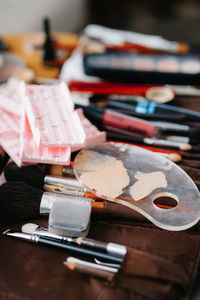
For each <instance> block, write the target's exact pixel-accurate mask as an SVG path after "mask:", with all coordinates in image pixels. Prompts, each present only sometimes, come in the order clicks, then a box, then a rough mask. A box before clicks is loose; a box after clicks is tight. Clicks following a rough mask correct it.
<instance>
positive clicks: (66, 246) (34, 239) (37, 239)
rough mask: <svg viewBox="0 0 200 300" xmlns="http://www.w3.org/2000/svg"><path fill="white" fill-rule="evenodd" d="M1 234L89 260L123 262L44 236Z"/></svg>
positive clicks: (9, 232) (95, 251)
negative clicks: (87, 257)
mask: <svg viewBox="0 0 200 300" xmlns="http://www.w3.org/2000/svg"><path fill="white" fill-rule="evenodd" d="M3 234H4V235H6V236H10V237H15V238H19V239H22V240H25V241H28V242H32V243H36V244H41V245H48V246H54V247H57V248H61V249H64V250H68V251H72V252H74V253H77V254H83V255H86V256H89V257H91V258H99V259H103V260H106V261H110V262H113V263H121V262H122V261H123V258H122V257H121V256H114V255H111V254H108V253H105V252H103V251H100V250H98V251H97V250H94V249H89V248H86V247H80V246H79V245H71V244H67V243H62V242H60V241H58V240H55V239H54V240H53V239H48V238H45V237H44V236H38V235H34V234H28V233H23V232H16V231H12V230H10V229H8V230H6V231H4V232H3Z"/></svg>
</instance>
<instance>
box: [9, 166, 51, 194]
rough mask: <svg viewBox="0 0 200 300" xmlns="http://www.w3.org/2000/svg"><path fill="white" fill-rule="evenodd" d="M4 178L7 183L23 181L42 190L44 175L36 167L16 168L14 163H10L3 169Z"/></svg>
mask: <svg viewBox="0 0 200 300" xmlns="http://www.w3.org/2000/svg"><path fill="white" fill-rule="evenodd" d="M4 176H5V178H6V180H7V181H23V182H25V183H27V184H30V185H32V186H34V187H37V188H39V189H42V187H43V185H44V177H45V174H44V172H43V171H42V170H41V169H40V168H39V167H38V166H37V165H29V166H22V167H18V166H17V165H16V163H15V162H14V161H10V162H8V163H7V165H6V166H5V168H4Z"/></svg>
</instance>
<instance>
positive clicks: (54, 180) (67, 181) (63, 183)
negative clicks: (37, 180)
mask: <svg viewBox="0 0 200 300" xmlns="http://www.w3.org/2000/svg"><path fill="white" fill-rule="evenodd" d="M44 184H48V185H50V184H51V185H55V186H58V187H60V188H61V189H62V188H65V189H70V190H79V191H83V192H85V188H84V187H83V186H82V185H81V184H80V183H79V181H78V180H76V179H74V178H65V177H59V176H49V175H48V176H45V178H44Z"/></svg>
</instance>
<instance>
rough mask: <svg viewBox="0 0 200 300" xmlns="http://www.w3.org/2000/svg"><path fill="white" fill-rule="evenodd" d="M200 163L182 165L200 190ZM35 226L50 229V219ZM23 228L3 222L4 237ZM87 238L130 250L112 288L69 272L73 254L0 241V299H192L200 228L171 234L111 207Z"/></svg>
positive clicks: (192, 157) (195, 104) (192, 100)
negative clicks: (118, 244)
mask: <svg viewBox="0 0 200 300" xmlns="http://www.w3.org/2000/svg"><path fill="white" fill-rule="evenodd" d="M189 101H190V102H189ZM182 103H183V104H184V106H185V107H188V108H192V109H196V110H199V109H198V106H199V99H198V98H190V100H188V99H186V98H185V99H182V101H181V100H179V99H178V100H177V102H176V104H178V105H180V104H182ZM192 103H193V104H192ZM188 160H189V161H192V164H191V166H190V164H189V163H188ZM199 161H200V154H189V153H188V154H184V156H183V159H182V161H181V162H180V163H179V165H180V167H182V168H183V169H184V170H185V171H186V172H187V173H188V174H189V175H190V176H191V178H192V179H193V180H194V181H195V183H196V184H197V186H198V187H199V188H200V165H199ZM30 222H34V223H37V224H40V225H43V226H47V219H40V220H30ZM23 224H24V222H23V223H22V222H21V223H18V224H3V223H2V222H1V221H0V231H1V232H3V231H4V230H6V229H7V228H9V227H12V228H14V229H16V230H17V229H19V230H20V228H21V225H23ZM88 237H90V238H94V239H96V240H102V241H106V242H114V243H121V244H123V245H125V246H127V249H128V251H127V254H126V256H125V259H124V262H123V264H122V266H121V268H120V271H119V272H118V273H117V274H116V275H115V277H114V278H113V280H112V281H111V282H106V281H104V280H101V279H98V278H95V277H93V276H89V275H85V274H81V273H78V272H75V271H71V270H69V269H67V268H66V267H65V266H64V265H63V261H65V260H66V258H67V256H72V255H73V256H75V255H74V254H72V253H69V252H64V251H63V250H61V249H58V248H51V247H45V246H39V245H33V244H29V243H26V242H23V241H19V240H14V239H10V238H8V237H6V236H3V235H1V236H0V278H1V280H0V299H3V300H4V299H7V300H24V299H25V300H26V299H27V300H30V299H34V300H35V299H38V300H40V299H48V300H51V299H59V300H62V299H70V300H77V299H81V300H85V299H87V300H88V299H97V300H112V299H113V300H114V299H115V300H124V299H134V300H151V299H153V300H154V299H156V300H173V299H175V300H179V299H180V300H188V299H191V295H192V292H193V289H194V283H195V281H196V280H197V272H198V268H199V263H200V224H199V223H197V224H196V225H195V226H193V227H192V228H190V229H188V230H185V231H179V232H175V231H167V230H163V229H160V228H157V227H156V226H155V225H153V224H151V223H150V222H149V221H148V220H147V219H145V218H144V217H143V216H142V215H140V214H138V213H137V212H135V211H133V210H130V209H128V208H127V207H123V206H121V205H119V204H116V203H111V202H107V203H106V206H105V209H104V214H103V215H102V214H101V215H96V216H93V219H92V222H91V226H90V232H89V235H88ZM79 258H80V259H86V258H85V257H80V256H79Z"/></svg>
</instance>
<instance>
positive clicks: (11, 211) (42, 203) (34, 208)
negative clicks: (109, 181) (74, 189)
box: [0, 181, 91, 221]
mask: <svg viewBox="0 0 200 300" xmlns="http://www.w3.org/2000/svg"><path fill="white" fill-rule="evenodd" d="M60 197H62V198H63V199H65V198H67V199H71V200H72V201H75V200H76V199H80V198H79V197H78V198H77V197H74V196H67V195H60V194H59V195H58V194H54V193H46V192H43V191H41V190H39V189H36V188H35V187H33V186H31V185H28V184H26V183H24V182H20V181H12V182H6V183H4V184H2V185H1V186H0V219H2V220H12V221H17V220H28V219H33V218H37V217H38V216H40V215H41V214H48V213H49V211H50V209H51V205H52V203H53V201H54V200H56V199H58V198H59V199H60ZM84 199H87V200H88V201H90V200H91V199H90V198H84Z"/></svg>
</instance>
